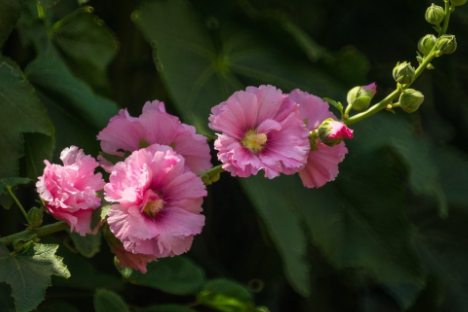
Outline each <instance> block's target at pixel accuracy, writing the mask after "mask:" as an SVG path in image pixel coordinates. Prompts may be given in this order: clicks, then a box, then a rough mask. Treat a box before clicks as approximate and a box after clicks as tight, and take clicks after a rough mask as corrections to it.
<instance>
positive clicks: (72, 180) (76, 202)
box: [36, 146, 105, 236]
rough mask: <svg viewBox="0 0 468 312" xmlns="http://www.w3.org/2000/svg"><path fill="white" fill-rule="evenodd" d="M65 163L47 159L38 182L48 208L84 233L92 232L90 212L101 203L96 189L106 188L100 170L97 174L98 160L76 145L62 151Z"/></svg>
mask: <svg viewBox="0 0 468 312" xmlns="http://www.w3.org/2000/svg"><path fill="white" fill-rule="evenodd" d="M60 159H61V160H62V162H63V166H60V165H56V164H51V163H49V162H48V161H47V160H45V161H44V163H45V164H46V167H45V168H44V174H43V175H42V176H41V177H39V181H38V182H37V183H36V187H37V191H38V193H39V195H40V196H41V198H42V199H43V201H44V202H45V207H46V209H47V210H48V211H49V212H50V213H51V214H52V215H53V216H54V217H55V218H57V219H59V220H63V221H65V222H66V223H68V224H69V225H70V231H72V232H77V233H79V234H80V235H81V236H85V235H86V234H87V233H91V228H90V225H91V213H92V211H93V210H94V209H97V208H98V207H99V206H100V205H101V199H100V198H99V197H97V196H96V192H97V191H99V190H101V189H102V188H103V187H104V184H105V182H104V180H103V179H102V177H101V174H100V173H97V174H94V169H96V167H97V166H98V163H97V162H96V160H95V159H94V158H93V157H91V156H89V155H85V154H84V152H83V150H81V149H78V147H76V146H71V147H70V148H66V149H64V150H63V151H62V153H61V154H60Z"/></svg>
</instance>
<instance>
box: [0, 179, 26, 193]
mask: <svg viewBox="0 0 468 312" xmlns="http://www.w3.org/2000/svg"><path fill="white" fill-rule="evenodd" d="M29 182H31V180H30V179H28V178H3V179H0V195H2V194H3V193H5V192H6V191H7V188H8V187H10V188H11V187H13V186H15V185H18V184H28V183H29Z"/></svg>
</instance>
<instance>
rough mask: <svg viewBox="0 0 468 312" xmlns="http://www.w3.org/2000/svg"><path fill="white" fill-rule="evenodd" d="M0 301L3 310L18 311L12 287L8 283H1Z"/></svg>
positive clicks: (4, 311)
mask: <svg viewBox="0 0 468 312" xmlns="http://www.w3.org/2000/svg"><path fill="white" fill-rule="evenodd" d="M0 303H1V307H2V312H16V311H15V303H14V302H13V297H12V296H11V287H10V286H9V285H8V284H6V283H0Z"/></svg>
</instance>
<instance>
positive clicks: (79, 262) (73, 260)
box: [53, 248, 121, 291]
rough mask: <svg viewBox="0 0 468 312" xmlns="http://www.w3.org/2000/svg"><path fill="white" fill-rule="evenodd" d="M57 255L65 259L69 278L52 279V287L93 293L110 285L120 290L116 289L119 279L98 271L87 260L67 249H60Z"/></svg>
mask: <svg viewBox="0 0 468 312" xmlns="http://www.w3.org/2000/svg"><path fill="white" fill-rule="evenodd" d="M58 254H59V255H60V256H61V257H63V258H64V259H66V261H67V266H68V269H69V270H70V273H71V277H70V278H69V279H62V278H57V279H54V280H53V283H54V286H56V287H62V288H63V287H67V288H72V289H80V290H92V291H94V290H96V288H100V287H109V286H111V285H112V286H113V289H116V290H117V289H120V288H118V287H119V286H118V285H119V284H120V281H121V279H120V278H118V277H116V276H114V275H110V274H107V273H104V272H101V271H98V270H97V269H96V268H95V267H94V265H93V263H92V262H91V261H89V259H86V258H83V257H82V256H81V255H80V254H77V253H73V252H71V251H70V250H69V249H68V248H60V249H59V250H58Z"/></svg>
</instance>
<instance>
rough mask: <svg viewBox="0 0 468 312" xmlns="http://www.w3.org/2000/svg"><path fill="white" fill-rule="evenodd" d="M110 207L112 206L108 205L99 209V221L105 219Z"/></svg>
mask: <svg viewBox="0 0 468 312" xmlns="http://www.w3.org/2000/svg"><path fill="white" fill-rule="evenodd" d="M111 206H112V205H111V204H109V205H104V206H102V207H101V221H102V220H104V219H105V218H106V217H107V213H108V212H109V210H110V208H111Z"/></svg>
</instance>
